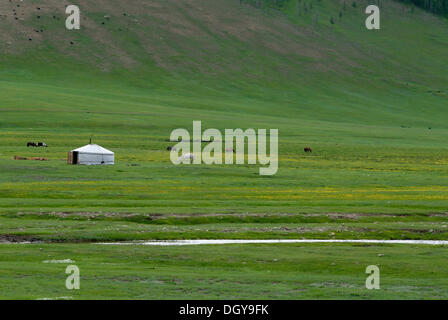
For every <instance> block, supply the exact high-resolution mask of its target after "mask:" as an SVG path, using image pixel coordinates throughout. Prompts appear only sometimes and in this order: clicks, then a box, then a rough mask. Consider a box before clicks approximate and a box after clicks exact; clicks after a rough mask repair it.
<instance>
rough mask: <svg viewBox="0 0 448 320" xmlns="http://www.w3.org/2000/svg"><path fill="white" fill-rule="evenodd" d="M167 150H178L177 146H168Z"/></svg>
mask: <svg viewBox="0 0 448 320" xmlns="http://www.w3.org/2000/svg"><path fill="white" fill-rule="evenodd" d="M166 150H168V151H171V150H173V151H176V147H168V148H166Z"/></svg>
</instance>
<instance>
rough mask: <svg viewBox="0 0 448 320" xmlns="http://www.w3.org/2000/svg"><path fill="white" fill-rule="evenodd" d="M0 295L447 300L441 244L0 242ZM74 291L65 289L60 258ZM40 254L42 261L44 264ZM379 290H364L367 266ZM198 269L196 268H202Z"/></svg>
mask: <svg viewBox="0 0 448 320" xmlns="http://www.w3.org/2000/svg"><path fill="white" fill-rule="evenodd" d="M0 246H1V250H2V253H4V254H2V255H1V256H0V266H1V268H0V281H1V283H2V292H1V293H0V297H1V298H15V299H45V298H46V299H414V298H416V297H419V298H421V299H447V297H448V296H447V287H448V280H447V278H448V277H447V276H448V274H447V269H446V255H447V248H446V247H426V246H411V247H406V246H402V245H400V246H389V245H381V246H369V245H367V246H366V245H357V246H356V245H355V246H348V245H331V246H328V245H249V246H248V245H226V246H218V247H217V246H213V245H212V246H208V245H205V246H182V247H142V246H137V247H128V246H107V247H105V246H102V245H94V244H82V245H80V244H58V245H55V244H35V245H20V246H16V245H0ZM65 259H71V260H72V261H74V262H72V263H69V264H76V265H77V266H78V267H79V269H80V276H81V287H80V290H67V289H66V288H65V279H66V277H67V275H66V274H65V269H66V266H67V264H66V263H65V264H64V263H48V261H51V260H65ZM44 261H46V262H44ZM372 264H373V265H378V266H379V268H380V270H381V283H380V286H381V289H380V290H367V289H366V288H365V281H366V278H367V274H366V273H365V270H366V267H367V266H368V265H372ZM198 270H200V272H199V273H198Z"/></svg>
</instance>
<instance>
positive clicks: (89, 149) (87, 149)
mask: <svg viewBox="0 0 448 320" xmlns="http://www.w3.org/2000/svg"><path fill="white" fill-rule="evenodd" d="M72 151H78V152H81V153H92V154H114V153H113V152H112V151H110V150H107V149H105V148H103V147H102V146H99V145H97V144H88V145H86V146H84V147H81V148H78V149H75V150H72Z"/></svg>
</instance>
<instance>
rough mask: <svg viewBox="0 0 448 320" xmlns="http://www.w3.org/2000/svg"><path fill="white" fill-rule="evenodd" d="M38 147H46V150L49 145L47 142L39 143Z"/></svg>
mask: <svg viewBox="0 0 448 320" xmlns="http://www.w3.org/2000/svg"><path fill="white" fill-rule="evenodd" d="M37 146H38V147H45V148H47V147H48V146H47V144H46V143H45V142H38V143H37Z"/></svg>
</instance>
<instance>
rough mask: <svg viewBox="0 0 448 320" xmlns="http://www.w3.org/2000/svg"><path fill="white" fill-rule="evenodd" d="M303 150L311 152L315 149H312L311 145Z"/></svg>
mask: <svg viewBox="0 0 448 320" xmlns="http://www.w3.org/2000/svg"><path fill="white" fill-rule="evenodd" d="M303 151H305V152H309V153H311V152H313V150H311V148H310V147H306V148H304V149H303Z"/></svg>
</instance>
